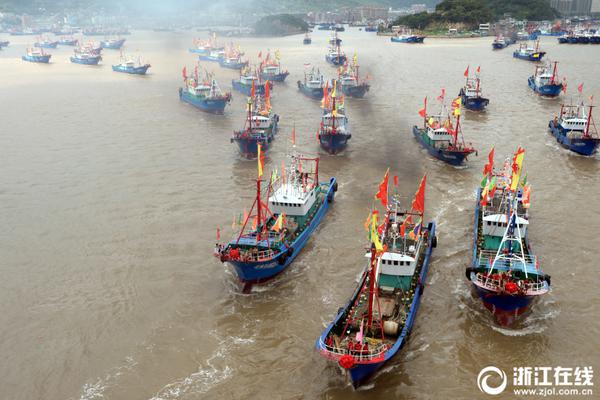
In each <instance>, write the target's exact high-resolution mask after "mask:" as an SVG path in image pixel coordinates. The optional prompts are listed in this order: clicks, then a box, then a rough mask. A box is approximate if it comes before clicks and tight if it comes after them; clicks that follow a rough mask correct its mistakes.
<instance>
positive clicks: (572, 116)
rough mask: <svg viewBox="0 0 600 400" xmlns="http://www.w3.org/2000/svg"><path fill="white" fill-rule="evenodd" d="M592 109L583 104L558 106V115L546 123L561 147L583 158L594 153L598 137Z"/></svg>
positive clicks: (599, 139) (599, 140) (598, 141)
mask: <svg viewBox="0 0 600 400" xmlns="http://www.w3.org/2000/svg"><path fill="white" fill-rule="evenodd" d="M593 107H594V106H592V105H591V104H590V105H589V106H585V105H584V104H583V102H580V103H579V104H575V105H573V104H570V105H567V104H562V105H561V106H560V114H559V115H558V116H556V117H554V119H553V120H551V121H550V122H549V123H548V128H549V129H550V133H552V135H554V137H555V138H556V140H557V141H558V143H560V144H561V146H563V147H564V148H566V149H569V150H571V151H573V152H575V153H577V154H581V155H584V156H590V155H593V154H594V153H596V151H597V150H598V145H600V137H599V136H598V131H597V129H596V124H594V120H593V119H592V109H593ZM586 108H587V111H586Z"/></svg>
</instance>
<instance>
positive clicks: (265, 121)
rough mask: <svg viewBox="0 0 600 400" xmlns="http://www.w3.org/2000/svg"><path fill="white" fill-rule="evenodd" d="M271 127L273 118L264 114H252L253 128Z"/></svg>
mask: <svg viewBox="0 0 600 400" xmlns="http://www.w3.org/2000/svg"><path fill="white" fill-rule="evenodd" d="M270 127H271V118H269V117H265V116H262V115H253V116H252V128H253V129H269V128H270Z"/></svg>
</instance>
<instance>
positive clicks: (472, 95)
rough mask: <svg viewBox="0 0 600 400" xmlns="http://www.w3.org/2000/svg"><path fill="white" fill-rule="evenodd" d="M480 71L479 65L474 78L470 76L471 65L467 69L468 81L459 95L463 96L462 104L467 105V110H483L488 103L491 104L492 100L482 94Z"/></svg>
mask: <svg viewBox="0 0 600 400" xmlns="http://www.w3.org/2000/svg"><path fill="white" fill-rule="evenodd" d="M480 71H481V69H480V67H477V72H476V74H475V77H474V78H470V77H469V67H467V70H466V71H465V77H466V78H467V81H466V82H465V86H463V87H462V88H461V89H460V92H459V93H458V95H459V96H460V97H461V98H462V105H463V106H465V108H466V109H467V110H471V111H483V110H485V108H486V107H487V106H488V104H490V100H489V99H486V98H485V97H483V96H482V95H481V82H480V80H479V73H480Z"/></svg>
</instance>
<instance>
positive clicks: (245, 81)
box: [240, 75, 258, 86]
mask: <svg viewBox="0 0 600 400" xmlns="http://www.w3.org/2000/svg"><path fill="white" fill-rule="evenodd" d="M252 81H258V78H257V77H256V76H254V75H242V76H240V83H241V84H242V85H247V86H252ZM256 84H258V82H256Z"/></svg>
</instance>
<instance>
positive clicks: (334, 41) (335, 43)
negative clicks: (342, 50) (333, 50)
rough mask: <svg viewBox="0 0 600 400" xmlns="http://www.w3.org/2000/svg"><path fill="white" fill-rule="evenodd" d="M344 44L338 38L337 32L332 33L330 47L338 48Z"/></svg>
mask: <svg viewBox="0 0 600 400" xmlns="http://www.w3.org/2000/svg"><path fill="white" fill-rule="evenodd" d="M341 44H342V39H341V38H339V37H338V34H337V32H335V31H334V32H332V34H331V37H330V38H329V46H330V47H336V46H339V45H341Z"/></svg>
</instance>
